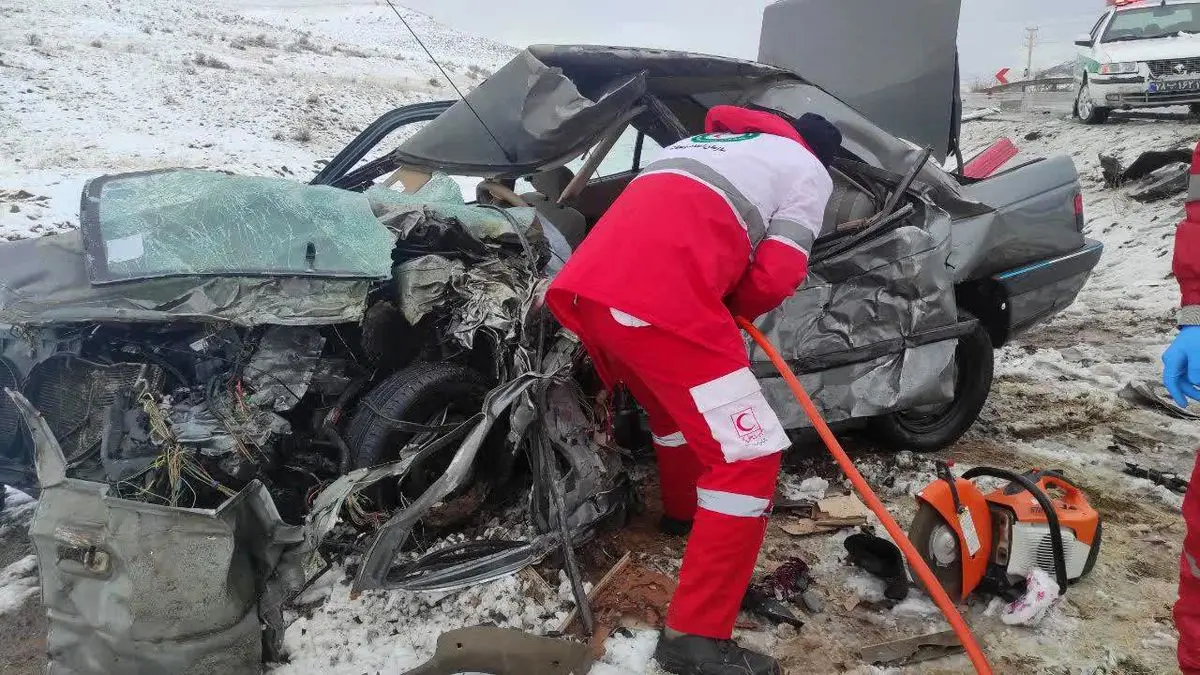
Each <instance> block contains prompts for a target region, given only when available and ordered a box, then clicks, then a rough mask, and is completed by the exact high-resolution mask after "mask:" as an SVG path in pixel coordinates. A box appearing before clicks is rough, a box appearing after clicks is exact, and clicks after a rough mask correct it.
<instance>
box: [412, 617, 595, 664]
mask: <svg viewBox="0 0 1200 675" xmlns="http://www.w3.org/2000/svg"><path fill="white" fill-rule="evenodd" d="M591 665H592V659H591V656H590V655H589V654H588V649H587V645H584V644H582V643H579V642H569V641H567V640H556V639H554V638H547V637H538V636H535V635H530V634H529V633H525V632H522V631H519V630H512V629H508V628H493V627H490V626H479V627H476V628H462V629H459V630H452V631H448V632H446V633H442V634H441V635H440V636H438V641H437V651H436V652H434V655H433V658H432V659H430V660H429V661H426V662H425V663H423V664H421V665H419V666H417V667H416V668H413V669H412V670H408V671H405V673H404V675H457V674H458V673H489V674H490V675H583V673H586V672H588V670H589V669H590V668H591Z"/></svg>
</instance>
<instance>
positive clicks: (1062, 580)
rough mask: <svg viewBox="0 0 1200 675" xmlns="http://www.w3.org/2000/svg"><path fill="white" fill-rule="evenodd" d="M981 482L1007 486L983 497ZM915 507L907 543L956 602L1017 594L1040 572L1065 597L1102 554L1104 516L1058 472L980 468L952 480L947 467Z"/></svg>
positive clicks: (940, 469) (944, 465)
mask: <svg viewBox="0 0 1200 675" xmlns="http://www.w3.org/2000/svg"><path fill="white" fill-rule="evenodd" d="M983 477H990V478H999V479H1001V480H1005V481H1008V484H1007V485H1005V486H1004V487H1001V488H999V489H997V490H994V491H992V492H990V493H988V494H986V495H985V494H984V493H983V491H982V490H980V489H979V487H977V486H976V485H975V483H974V482H973V479H975V478H983ZM917 502H918V504H919V508H918V509H917V515H916V517H915V518H913V522H912V526H911V527H910V528H909V531H908V538H909V540H910V541H911V542H912V544H913V546H915V547H916V549H917V551H918V552H919V553H920V554H921V557H922V558H923V559H924V560H925V562H926V563H927V564H928V565H929V568H930V569H931V570H932V571H933V573H934V576H936V577H937V579H938V581H939V582H941V584H942V587H943V588H944V589H945V590H946V594H947V595H949V596H950V597H952V598H954V599H956V600H965V599H966V597H967V596H968V595H970V594H971V593H973V592H975V591H977V590H979V591H984V592H989V593H994V594H997V595H1002V596H1011V594H1012V592H1013V591H1015V590H1019V588H1020V584H1021V583H1022V582H1023V581H1024V580H1025V577H1026V575H1027V574H1028V573H1029V572H1030V571H1032V570H1033V569H1035V568H1040V569H1042V570H1044V571H1045V572H1046V573H1047V574H1049V575H1050V576H1051V577H1053V578H1054V579H1055V581H1057V582H1058V587H1059V589H1060V592H1062V593H1065V592H1066V589H1067V586H1068V585H1069V584H1070V583H1071V582H1073V581H1076V580H1077V579H1081V578H1082V577H1084V576H1086V575H1087V574H1088V573H1089V572H1091V571H1092V567H1093V566H1095V564H1096V556H1097V555H1099V553H1100V539H1101V535H1102V532H1103V527H1102V525H1101V522H1100V514H1099V512H1097V511H1096V510H1095V509H1094V508H1092V506H1091V504H1089V503H1088V500H1087V497H1086V496H1084V494H1083V491H1082V490H1080V489H1079V487H1078V486H1076V485H1075V484H1073V483H1071V482H1070V481H1068V480H1067V479H1066V478H1065V477H1063V475H1062V474H1061V473H1059V472H1057V471H1036V470H1035V471H1030V472H1028V473H1025V474H1018V473H1014V472H1012V471H1006V470H1004V469H994V468H990V467H977V468H974V469H971V470H969V471H967V472H966V473H964V474H963V475H962V477H961V478H954V474H953V473H952V471H951V465H949V464H947V463H944V462H943V463H939V464H938V480H936V481H934V482H933V483H931V484H930V485H928V486H927V487H926V488H925V489H924V490H922V491H921V492H920V493H918V494H917Z"/></svg>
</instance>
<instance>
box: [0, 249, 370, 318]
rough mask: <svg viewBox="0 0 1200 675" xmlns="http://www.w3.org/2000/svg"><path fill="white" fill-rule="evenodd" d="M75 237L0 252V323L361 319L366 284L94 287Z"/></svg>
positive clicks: (185, 282)
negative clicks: (1, 271)
mask: <svg viewBox="0 0 1200 675" xmlns="http://www.w3.org/2000/svg"><path fill="white" fill-rule="evenodd" d="M85 260H86V254H85V253H84V249H83V244H82V241H81V239H80V234H79V233H78V232H68V233H66V234H54V235H49V236H45V237H40V238H38V239H25V240H22V241H14V242H9V243H6V244H5V245H3V246H0V270H3V273H0V323H4V324H12V325H48V324H54V323H74V322H82V321H117V322H142V323H148V322H153V323H161V322H167V321H179V320H191V321H220V322H228V323H231V324H234V325H238V326H259V325H268V324H269V325H281V326H319V325H328V324H336V323H354V322H357V321H359V320H361V319H362V315H363V312H364V311H365V309H366V299H367V291H368V290H369V289H370V284H371V282H370V281H369V280H364V279H322V278H315V277H258V276H220V277H216V276H214V277H164V278H159V279H146V280H139V281H131V282H128V283H117V284H107V285H104V286H95V285H93V284H92V283H91V281H90V279H89V278H88V272H87V266H86V264H85Z"/></svg>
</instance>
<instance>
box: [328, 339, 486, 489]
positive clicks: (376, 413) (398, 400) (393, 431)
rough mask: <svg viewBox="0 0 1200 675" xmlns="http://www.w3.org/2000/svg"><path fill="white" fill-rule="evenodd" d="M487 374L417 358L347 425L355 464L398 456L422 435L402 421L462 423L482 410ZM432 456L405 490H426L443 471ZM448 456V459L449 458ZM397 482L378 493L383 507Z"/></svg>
mask: <svg viewBox="0 0 1200 675" xmlns="http://www.w3.org/2000/svg"><path fill="white" fill-rule="evenodd" d="M487 391H488V389H487V386H486V385H485V382H484V378H483V376H481V375H480V374H479V373H477V372H475V371H474V370H472V369H470V368H468V367H466V366H463V365H459V364H457V363H446V362H438V363H415V364H413V365H411V366H409V367H407V368H405V369H404V370H401V371H398V372H396V373H393V374H392V375H391V376H390V377H388V378H387V379H385V380H383V381H382V382H380V383H379V384H378V385H376V386H375V388H374V389H372V390H371V391H370V393H368V394H367V395H366V396H364V397H363V399H362V400H361V401H359V403H358V406H357V407H356V408H355V411H354V415H353V416H351V418H350V424H349V425H348V426H347V427H346V444H347V445H348V446H349V447H350V459H351V462H350V463H351V466H352V467H353V468H355V469H359V468H363V467H370V466H377V465H379V464H383V463H385V462H390V461H394V460H395V459H397V458H398V457H399V455H400V450H401V449H403V448H404V447H405V446H406V445H408V444H409V443H412V442H414V441H416V442H420V440H421V439H420V438H418V437H419V436H420V435H421V434H422V433H429V432H421V431H420V430H419V429H417V430H414V429H412V428H403V425H399V424H396V421H399V422H410V423H413V424H417V425H429V426H447V425H452V424H456V423H458V422H462V421H465V420H467V419H468V418H470V417H471V416H472V415H474V414H476V413H478V412H479V410H480V408H481V407H482V406H483V398H484V396H485V395H486V394H487ZM437 459H438V458H436V457H435V458H432V459H430V460H428V461H427V462H426V463H427V464H429V465H430V466H427V467H414V469H413V471H411V472H410V484H406V486H405V490H404V492H406V493H407V492H409V491H410V490H411V491H413V492H416V493H420V492H422V491H424V488H425V487H427V484H428V483H429V482H431V479H436V477H437V476H436V475H426V474H434V473H438V468H439V467H435V466H433V464H436V463H437V462H436V460H437ZM447 459H448V458H447ZM397 494H398V493H397V490H396V486H392V487H386V486H383V487H381V488H380V489H379V490H377V491H374V494H372V496H373V497H374V498H376V499H377V500H380V501H382V502H383V504H382V505H383V506H389V505H391V504H392V503H394V501H395V499H396V497H397Z"/></svg>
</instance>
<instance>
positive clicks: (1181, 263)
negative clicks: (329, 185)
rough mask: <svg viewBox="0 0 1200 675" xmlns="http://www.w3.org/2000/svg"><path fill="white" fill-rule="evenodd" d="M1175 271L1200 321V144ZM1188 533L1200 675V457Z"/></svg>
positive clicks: (1188, 503)
mask: <svg viewBox="0 0 1200 675" xmlns="http://www.w3.org/2000/svg"><path fill="white" fill-rule="evenodd" d="M1173 269H1174V272H1175V278H1176V280H1178V281H1179V289H1180V291H1181V294H1182V296H1183V303H1182V304H1183V310H1182V311H1181V312H1180V321H1181V323H1187V324H1189V325H1192V324H1195V323H1198V322H1200V318H1197V317H1200V145H1198V146H1197V147H1196V150H1195V153H1194V154H1193V155H1192V176H1191V184H1190V185H1189V187H1188V202H1187V215H1186V217H1185V218H1184V219H1183V222H1181V223H1180V224H1179V229H1178V230H1176V232H1175V259H1174V265H1173ZM1183 519H1184V522H1185V524H1186V526H1187V534H1186V536H1185V538H1184V540H1183V555H1182V556H1181V557H1180V561H1179V601H1178V602H1176V603H1175V627H1176V628H1177V629H1178V630H1179V667H1180V668H1181V669H1182V670H1183V672H1184V673H1185V674H1186V675H1200V458H1198V459H1197V462H1196V466H1195V468H1194V469H1193V470H1192V480H1191V483H1190V485H1189V486H1188V491H1187V495H1186V496H1185V497H1184V499H1183Z"/></svg>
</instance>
